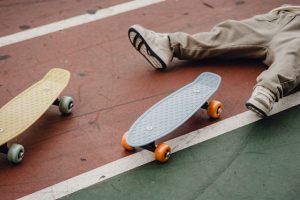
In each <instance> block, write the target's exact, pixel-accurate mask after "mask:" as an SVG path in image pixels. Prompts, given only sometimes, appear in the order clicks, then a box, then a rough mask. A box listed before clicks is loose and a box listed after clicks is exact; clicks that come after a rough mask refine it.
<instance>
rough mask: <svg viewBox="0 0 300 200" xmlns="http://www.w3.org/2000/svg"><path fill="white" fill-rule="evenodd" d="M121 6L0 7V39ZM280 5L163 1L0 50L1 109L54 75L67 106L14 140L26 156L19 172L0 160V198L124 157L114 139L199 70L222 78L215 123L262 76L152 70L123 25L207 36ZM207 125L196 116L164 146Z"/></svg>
mask: <svg viewBox="0 0 300 200" xmlns="http://www.w3.org/2000/svg"><path fill="white" fill-rule="evenodd" d="M124 2H128V1H125V0H113V1H108V0H104V1H95V0H88V1H83V0H72V1H66V0H64V1H42V0H39V1H29V0H25V1H22V2H20V1H17V0H12V1H0V36H6V35H10V34H13V33H16V32H19V31H22V30H24V29H28V28H29V29H30V28H34V27H38V26H42V25H46V24H49V23H52V22H55V21H60V20H63V19H66V18H70V17H73V16H77V15H82V14H85V13H90V14H93V13H94V12H96V11H97V10H101V9H103V8H107V7H110V6H113V5H117V4H120V3H124ZM297 2H298V1H296V0H293V1H289V2H288V3H294V4H296V3H297ZM284 3H287V1H284V0H278V1H272V0H268V1H259V0H252V1H248V0H233V1H226V0H207V1H199V0H167V1H164V2H161V3H157V4H153V5H150V6H147V7H144V8H140V9H136V10H132V11H129V12H125V13H122V14H118V15H115V16H112V17H108V18H105V19H101V20H97V21H95V22H91V23H87V24H84V25H79V26H76V27H73V28H69V29H65V30H61V31H58V32H55V33H51V34H47V35H44V36H41V37H37V38H33V39H30V40H25V41H23V42H18V43H15V44H11V45H7V46H3V47H0V93H1V98H0V106H3V105H4V104H5V103H7V102H8V101H9V100H10V99H12V98H13V97H14V96H16V95H17V94H18V93H20V92H21V91H23V90H24V89H26V88H27V87H28V86H30V85H31V84H33V83H35V82H36V81H38V80H39V79H41V78H42V77H43V76H44V74H46V72H47V71H49V70H50V69H51V68H53V67H59V68H64V69H67V70H69V71H70V72H71V74H72V76H71V80H70V83H69V85H68V86H67V88H66V89H65V90H64V92H63V93H62V94H63V95H69V96H72V97H73V98H74V99H75V107H74V112H73V114H72V115H71V116H67V117H62V116H61V115H60V114H59V112H57V109H56V108H51V109H50V110H49V111H48V112H46V113H45V114H44V115H43V117H42V118H41V119H40V120H38V121H37V122H36V123H35V124H34V125H33V126H32V127H30V128H29V129H28V130H27V131H26V132H25V134H22V135H21V136H20V137H18V138H17V142H18V143H21V144H22V145H24V147H25V148H26V156H25V158H24V160H23V162H22V163H21V164H20V165H16V166H15V165H12V164H10V163H9V162H8V161H7V160H6V157H5V155H1V156H0V168H1V172H0V179H1V180H2V181H1V184H0V193H1V199H16V198H19V197H22V196H25V195H28V194H30V193H32V192H35V191H38V190H40V189H43V188H45V187H47V186H50V185H53V184H55V183H58V182H61V181H63V180H66V179H68V178H70V177H73V176H75V175H78V174H81V173H83V172H86V171H89V170H91V169H94V168H97V167H99V166H101V165H104V164H107V163H110V162H112V161H114V160H117V159H120V158H122V157H125V156H127V155H130V154H131V153H129V152H126V151H124V150H123V148H122V147H121V145H120V141H121V137H122V135H123V133H124V132H125V131H126V130H127V129H128V128H129V127H130V126H131V125H132V123H133V122H134V121H135V120H136V119H137V118H138V117H139V116H140V115H141V114H142V113H143V112H144V111H145V110H146V109H147V108H149V107H150V106H151V105H153V104H154V103H156V102H157V101H158V100H160V99H162V98H163V97H165V96H166V95H168V94H170V93H171V92H173V91H175V90H176V89H178V88H180V87H181V86H183V85H185V84H187V83H189V82H191V81H192V80H194V78H195V77H197V76H198V75H199V74H200V73H201V72H205V71H210V72H214V73H217V74H219V75H220V76H221V77H222V83H221V87H220V89H219V90H218V91H217V92H216V94H215V95H214V98H215V99H218V100H220V101H222V102H223V104H224V107H225V108H224V112H223V113H222V117H221V119H219V120H223V119H226V118H228V117H231V116H234V115H236V114H239V113H241V112H243V111H246V108H245V105H244V103H245V101H246V100H247V98H248V97H249V95H250V93H251V91H252V88H253V86H254V84H255V78H256V77H257V75H258V74H259V73H260V72H261V71H263V70H264V69H265V66H264V65H263V64H261V63H260V62H259V61H252V60H235V61H229V60H226V61H224V60H208V61H193V62H188V61H179V60H174V61H173V62H172V64H171V66H170V68H169V69H168V70H166V71H164V72H159V71H155V70H154V69H153V68H152V67H151V66H150V65H149V64H148V63H147V62H146V61H145V60H144V58H143V57H142V56H140V55H139V54H138V53H137V52H136V50H135V49H133V48H132V46H131V44H130V43H129V41H128V36H127V30H128V27H129V26H131V25H132V24H141V25H143V26H145V27H147V28H150V29H153V30H156V31H159V32H175V31H184V32H188V33H196V32H199V31H209V30H210V29H211V28H212V27H213V26H214V25H215V24H216V23H218V22H221V21H223V20H226V19H244V18H247V17H251V16H253V15H256V14H261V13H264V12H268V11H269V10H271V9H272V8H274V7H278V6H280V5H281V4H284ZM21 29H22V30H21ZM214 122H215V120H210V119H209V118H208V117H207V115H206V114H205V112H204V111H203V112H202V111H200V112H198V113H197V114H196V115H195V116H194V117H192V118H191V119H190V120H188V121H187V122H186V123H185V124H184V125H183V126H182V127H180V128H179V129H178V130H176V131H175V132H174V133H173V134H171V135H170V136H169V137H168V138H174V137H176V136H179V135H182V134H185V133H188V132H191V131H193V130H197V129H199V128H202V127H204V126H207V125H209V124H211V123H214ZM168 138H167V139H168Z"/></svg>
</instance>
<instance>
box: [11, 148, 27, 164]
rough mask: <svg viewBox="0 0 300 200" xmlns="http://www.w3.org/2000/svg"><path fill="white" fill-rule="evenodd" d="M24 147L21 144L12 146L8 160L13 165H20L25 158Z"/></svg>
mask: <svg viewBox="0 0 300 200" xmlns="http://www.w3.org/2000/svg"><path fill="white" fill-rule="evenodd" d="M24 153H25V150H24V147H23V146H22V145H20V144H12V145H11V146H10V147H9V150H8V153H7V159H8V160H9V161H10V162H12V163H15V164H17V163H20V162H21V161H22V159H23V157H24Z"/></svg>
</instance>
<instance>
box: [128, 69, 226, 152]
mask: <svg viewBox="0 0 300 200" xmlns="http://www.w3.org/2000/svg"><path fill="white" fill-rule="evenodd" d="M220 83H221V77H220V76H219V75H216V74H214V73H210V72H204V73H202V74H200V75H199V76H198V77H197V78H196V79H195V80H194V81H193V82H192V83H190V84H188V85H186V86H184V87H182V88H181V89H178V90H177V91H175V92H174V93H172V94H170V95H169V96H167V97H165V98H164V99H162V100H161V101H159V102H158V103H156V104H155V105H153V106H152V107H151V108H149V109H148V110H147V111H146V112H145V113H144V114H142V115H141V116H140V117H139V118H138V119H137V120H136V121H135V123H134V124H133V125H132V126H131V127H130V129H129V131H128V132H127V133H126V134H125V136H124V137H125V138H124V139H125V140H126V143H127V145H128V146H130V147H142V148H146V149H148V150H149V149H150V150H152V151H155V147H154V146H153V145H154V144H153V142H155V141H156V140H158V139H160V138H162V137H164V136H166V135H167V134H169V133H171V132H172V131H174V130H175V129H176V128H178V127H179V126H180V125H182V124H183V123H184V122H185V121H187V120H188V119H189V118H190V117H191V116H192V115H193V114H194V113H195V112H197V111H198V110H199V109H200V108H201V107H202V108H206V109H208V110H209V109H210V110H211V108H209V103H208V102H207V100H208V99H209V98H210V97H211V96H212V95H213V94H214V93H215V91H216V90H217V89H218V87H219V85H220ZM222 107H223V106H222V105H221V102H218V105H214V108H215V110H214V112H219V113H217V115H216V116H217V117H214V118H218V116H219V114H220V112H221V109H222ZM216 109H217V110H216ZM212 117H213V116H212ZM149 144H150V145H149ZM123 146H124V145H123ZM149 146H150V148H149ZM151 146H152V147H151Z"/></svg>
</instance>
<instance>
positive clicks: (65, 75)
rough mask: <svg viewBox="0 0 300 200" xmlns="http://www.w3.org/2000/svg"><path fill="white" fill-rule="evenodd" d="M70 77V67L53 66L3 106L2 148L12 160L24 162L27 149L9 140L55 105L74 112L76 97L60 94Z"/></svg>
mask: <svg viewBox="0 0 300 200" xmlns="http://www.w3.org/2000/svg"><path fill="white" fill-rule="evenodd" d="M69 79H70V72H69V71H67V70H64V69H59V68H53V69H51V70H50V71H49V72H48V73H47V74H46V75H45V76H44V78H43V79H41V80H40V81H38V82H37V83H35V84H34V85H32V86H31V87H29V88H28V89H26V90H25V91H23V92H22V93H20V94H19V95H18V96H16V97H15V98H13V99H12V100H11V101H9V102H8V103H7V104H6V105H4V106H3V107H2V108H1V109H0V152H1V153H4V154H7V158H8V160H9V161H10V162H12V163H19V162H21V161H22V159H23V157H24V153H25V151H24V147H23V146H22V145H20V144H12V145H8V144H7V143H8V142H9V141H10V140H12V139H14V138H15V137H17V136H18V135H20V134H21V133H23V132H24V131H25V130H26V129H27V128H29V127H30V126H31V125H32V124H33V123H34V122H35V121H37V120H38V119H39V118H40V117H41V116H42V115H43V114H44V113H45V112H46V110H47V109H48V108H49V107H50V106H51V105H56V106H58V107H59V110H60V112H61V113H62V114H70V113H71V112H72V108H73V99H72V98H71V97H68V96H64V97H62V98H58V96H59V94H60V93H61V92H62V91H63V89H64V88H65V87H66V86H67V84H68V82H69Z"/></svg>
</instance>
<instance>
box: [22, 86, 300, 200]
mask: <svg viewBox="0 0 300 200" xmlns="http://www.w3.org/2000/svg"><path fill="white" fill-rule="evenodd" d="M299 104H300V92H298V93H295V94H292V95H290V96H288V97H285V98H283V99H282V100H281V101H280V102H279V103H277V104H275V105H274V108H273V110H272V113H271V114H272V115H273V114H275V113H278V112H281V111H283V110H286V109H288V108H290V107H293V106H296V105H299ZM260 119H261V118H259V117H258V116H257V115H256V114H254V113H253V112H251V111H247V112H244V113H241V114H239V115H236V116H233V117H230V118H228V119H225V120H222V121H219V122H217V123H215V124H212V125H210V126H207V127H204V128H202V129H199V130H196V131H193V132H191V133H188V134H185V135H182V136H180V137H177V138H175V139H172V140H170V141H167V143H168V144H170V145H171V147H172V148H173V151H174V152H176V151H179V150H182V149H185V148H187V147H190V146H192V145H195V144H198V143H201V142H203V141H206V140H208V139H211V138H214V137H217V136H219V135H222V134H224V133H227V132H229V131H232V130H234V129H237V128H240V127H242V126H245V125H247V124H250V123H253V122H255V121H258V120H260ZM153 160H154V158H153V154H152V153H151V152H149V151H146V150H143V151H140V152H138V153H135V154H133V155H131V156H127V157H125V158H122V159H120V160H117V161H114V162H111V163H108V164H106V165H104V166H101V167H99V168H96V169H94V170H91V171H89V172H86V173H83V174H81V175H78V176H75V177H73V178H70V179H68V180H66V181H63V182H60V183H58V184H55V185H53V186H50V187H47V188H45V189H42V190H40V191H37V192H35V193H33V194H30V195H28V196H25V197H23V198H20V199H22V200H25V199H43V200H45V199H57V198H60V197H63V196H65V195H68V194H71V193H73V192H76V191H78V190H81V189H83V188H86V187H88V186H91V185H93V184H96V183H100V182H101V181H104V180H106V179H108V178H111V177H113V176H116V175H119V174H121V173H123V172H126V171H129V170H131V169H134V168H136V167H139V166H141V165H144V164H146V163H149V162H151V161H153Z"/></svg>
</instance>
